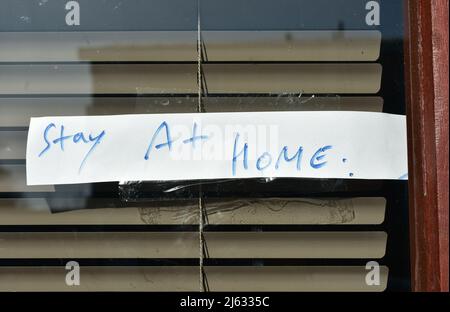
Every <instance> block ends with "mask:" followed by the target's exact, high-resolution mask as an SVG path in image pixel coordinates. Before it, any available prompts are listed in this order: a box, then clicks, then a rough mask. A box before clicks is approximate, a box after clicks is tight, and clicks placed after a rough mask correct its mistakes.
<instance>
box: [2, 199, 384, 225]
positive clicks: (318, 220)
mask: <svg viewBox="0 0 450 312" xmlns="http://www.w3.org/2000/svg"><path fill="white" fill-rule="evenodd" d="M91 201H92V200H91ZM105 201H106V200H105ZM107 204H108V203H107V202H105V207H106V206H107ZM86 205H87V206H88V202H87V201H86ZM67 206H70V199H67ZM136 206H138V207H136V208H134V207H132V208H96V209H83V210H77V211H67V212H61V213H51V211H50V207H49V206H48V203H47V201H46V200H45V199H44V198H24V199H0V225H14V224H18V225H57V224H98V225H102V224H174V225H176V224H197V223H198V207H197V205H196V203H195V202H191V201H186V202H183V203H174V204H166V205H164V206H162V205H160V206H158V204H157V203H156V204H152V205H151V206H150V205H149V204H146V203H142V204H141V205H136ZM385 206H386V200H385V199H384V198H381V197H380V198H378V197H365V198H351V199H330V200H319V199H307V198H288V199H282V198H260V199H258V198H254V199H236V200H231V199H228V200H227V199H223V200H220V201H219V200H216V201H213V202H206V203H205V214H206V216H207V219H208V223H209V224H342V225H345V224H381V223H382V222H383V220H384V211H385Z"/></svg>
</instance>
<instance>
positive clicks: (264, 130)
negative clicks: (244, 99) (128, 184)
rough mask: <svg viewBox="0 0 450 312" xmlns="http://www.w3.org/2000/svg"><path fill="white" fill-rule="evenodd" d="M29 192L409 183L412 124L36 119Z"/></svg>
mask: <svg viewBox="0 0 450 312" xmlns="http://www.w3.org/2000/svg"><path fill="white" fill-rule="evenodd" d="M26 163H27V184H28V185H42V184H71V183H87V182H106V181H154V180H195V179H224V178H251V177H306V178H344V179H347V178H352V179H406V177H407V148H406V121H405V116H400V115H390V114H384V113H368V112H251V113H201V114H200V113H197V114H149V115H114V116H74V117H42V118H31V122H30V129H29V133H28V143H27V161H26Z"/></svg>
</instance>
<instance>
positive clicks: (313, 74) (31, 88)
mask: <svg viewBox="0 0 450 312" xmlns="http://www.w3.org/2000/svg"><path fill="white" fill-rule="evenodd" d="M196 70H197V68H196V65H191V64H107V65H103V64H102V65H100V64H95V65H88V64H77V65H68V64H64V65H0V94H105V93H106V94H113V93H117V94H123V93H132V94H141V93H196V92H197V81H196V74H197V72H196ZM203 72H204V79H205V81H206V88H207V92H208V93H212V94H214V93H283V92H294V93H343V94H346V93H377V92H378V90H379V89H380V83H381V65H379V64H228V65H224V64H205V65H204V66H203Z"/></svg>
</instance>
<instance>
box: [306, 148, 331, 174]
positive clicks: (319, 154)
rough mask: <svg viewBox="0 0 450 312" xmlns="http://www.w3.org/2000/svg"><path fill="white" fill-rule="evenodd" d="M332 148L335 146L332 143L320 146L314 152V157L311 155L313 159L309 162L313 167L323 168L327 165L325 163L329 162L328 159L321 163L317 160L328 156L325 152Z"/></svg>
mask: <svg viewBox="0 0 450 312" xmlns="http://www.w3.org/2000/svg"><path fill="white" fill-rule="evenodd" d="M331 148H333V147H332V146H331V145H327V146H324V147H321V148H319V149H318V150H317V151H316V152H315V153H314V155H313V157H311V160H310V162H309V164H310V165H311V167H313V168H314V169H319V168H322V167H323V166H325V164H326V163H327V162H326V161H323V162H321V163H317V162H318V161H321V160H322V159H323V158H324V157H325V156H326V155H324V154H323V153H325V152H326V151H328V150H329V149H331Z"/></svg>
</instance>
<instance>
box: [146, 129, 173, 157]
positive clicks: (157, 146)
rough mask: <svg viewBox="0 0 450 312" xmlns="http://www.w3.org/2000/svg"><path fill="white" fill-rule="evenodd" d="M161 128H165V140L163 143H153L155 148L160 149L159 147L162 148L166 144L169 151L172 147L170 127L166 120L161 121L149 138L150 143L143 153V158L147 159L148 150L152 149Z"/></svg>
mask: <svg viewBox="0 0 450 312" xmlns="http://www.w3.org/2000/svg"><path fill="white" fill-rule="evenodd" d="M163 129H165V130H166V142H165V143H161V144H157V145H155V148H156V149H160V148H163V147H164V146H167V147H168V148H169V151H170V150H171V149H172V143H173V141H174V140H172V137H171V136H170V127H169V125H168V124H167V122H165V121H163V122H162V123H161V124H160V125H159V127H158V129H156V131H155V133H154V134H153V136H152V139H151V141H150V144H149V145H148V148H147V151H146V152H145V155H144V159H145V160H148V158H149V155H150V151H151V149H152V147H153V144H154V143H155V140H156V138H157V137H158V135H159V133H160V132H161V131H162V130H163Z"/></svg>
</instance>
